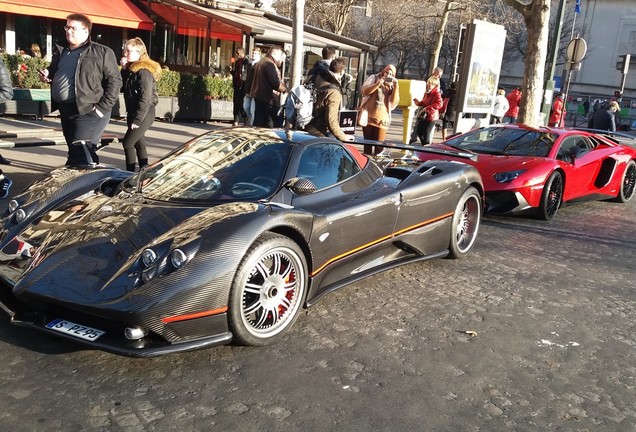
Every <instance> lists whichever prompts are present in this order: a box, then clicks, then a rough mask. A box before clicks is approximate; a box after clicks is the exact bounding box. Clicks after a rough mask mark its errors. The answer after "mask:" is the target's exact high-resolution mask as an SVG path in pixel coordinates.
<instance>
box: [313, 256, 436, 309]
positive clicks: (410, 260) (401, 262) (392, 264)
mask: <svg viewBox="0 0 636 432" xmlns="http://www.w3.org/2000/svg"><path fill="white" fill-rule="evenodd" d="M447 255H448V250H445V251H442V252H437V253H434V254H431V255H426V256H421V255H418V256H412V257H405V258H403V259H400V260H396V261H391V262H390V263H387V264H385V265H382V266H378V267H374V268H373V269H371V270H369V271H368V272H366V273H361V274H357V275H355V276H352V277H349V278H347V279H343V280H341V281H339V282H337V283H334V284H332V285H330V286H328V287H325V288H324V289H322V290H321V291H320V293H319V294H318V295H316V296H314V297H313V298H311V299H307V301H306V302H305V305H306V307H308V308H309V307H312V306H313V305H315V304H316V303H317V302H318V301H319V300H320V299H321V298H323V297H324V296H325V295H327V294H329V293H330V292H333V291H335V290H337V289H338V288H342V287H344V286H346V285H350V284H352V283H354V282H357V281H359V280H362V279H366V278H367V277H369V276H373V275H374V274H377V273H381V272H383V271H386V270H389V269H392V268H395V267H400V266H403V265H405V264H410V263H414V262H418V261H427V260H431V259H435V258H443V257H445V256H447Z"/></svg>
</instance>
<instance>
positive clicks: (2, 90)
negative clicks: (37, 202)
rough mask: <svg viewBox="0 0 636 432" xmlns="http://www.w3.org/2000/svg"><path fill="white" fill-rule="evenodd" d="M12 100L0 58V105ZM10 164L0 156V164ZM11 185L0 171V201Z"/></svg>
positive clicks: (10, 86) (8, 81) (4, 67)
mask: <svg viewBox="0 0 636 432" xmlns="http://www.w3.org/2000/svg"><path fill="white" fill-rule="evenodd" d="M12 98H13V85H12V84H11V76H10V75H9V70H8V69H7V66H6V65H5V64H4V61H3V60H2V58H0V103H5V102H6V101H8V100H10V99H12ZM10 163H11V162H10V161H8V160H7V159H5V158H3V157H2V155H0V164H3V165H9V164H10ZM11 184H13V182H12V181H11V179H10V178H9V177H6V176H5V175H4V174H3V172H2V170H0V199H2V198H6V197H7V195H9V188H10V187H11Z"/></svg>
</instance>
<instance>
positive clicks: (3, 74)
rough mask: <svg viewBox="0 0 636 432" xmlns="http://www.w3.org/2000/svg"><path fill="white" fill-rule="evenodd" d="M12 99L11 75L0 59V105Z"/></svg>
mask: <svg viewBox="0 0 636 432" xmlns="http://www.w3.org/2000/svg"><path fill="white" fill-rule="evenodd" d="M10 99H13V85H12V84H11V75H9V69H7V66H6V65H5V64H4V61H3V60H2V58H0V103H4V102H6V101H8V100H10Z"/></svg>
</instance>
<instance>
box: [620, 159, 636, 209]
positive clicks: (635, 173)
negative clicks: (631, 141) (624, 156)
mask: <svg viewBox="0 0 636 432" xmlns="http://www.w3.org/2000/svg"><path fill="white" fill-rule="evenodd" d="M634 189H636V162H634V161H629V163H628V164H627V167H625V172H624V173H623V180H622V181H621V187H620V189H619V191H618V195H617V196H616V201H618V202H621V203H626V202H627V201H629V200H630V199H632V197H633V196H634Z"/></svg>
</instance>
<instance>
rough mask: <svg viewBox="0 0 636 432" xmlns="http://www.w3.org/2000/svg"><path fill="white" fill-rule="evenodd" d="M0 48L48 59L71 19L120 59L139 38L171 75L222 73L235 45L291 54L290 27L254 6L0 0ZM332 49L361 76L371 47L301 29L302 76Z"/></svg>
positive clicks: (186, 0)
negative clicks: (34, 49)
mask: <svg viewBox="0 0 636 432" xmlns="http://www.w3.org/2000/svg"><path fill="white" fill-rule="evenodd" d="M0 7H2V10H3V12H1V13H0V46H1V47H4V48H5V49H6V51H7V52H8V53H10V54H13V53H16V52H18V51H24V54H28V55H31V53H30V52H29V51H30V48H31V46H32V44H37V45H39V47H40V48H41V51H42V54H43V56H44V57H47V58H50V53H51V52H52V48H53V46H54V44H55V43H59V44H64V43H65V40H64V38H65V33H64V30H63V27H64V25H65V18H66V16H67V15H69V14H71V13H82V14H85V15H87V16H88V17H89V18H90V19H91V20H92V21H93V31H92V33H91V37H92V39H93V40H95V41H98V42H100V43H103V44H105V45H107V46H110V47H111V48H113V50H115V53H116V55H120V53H121V48H122V45H123V43H124V42H125V41H126V40H127V39H128V38H131V37H136V36H139V37H141V38H142V39H143V40H144V41H145V42H146V44H147V47H148V51H149V54H150V56H151V57H152V58H153V59H156V60H158V61H160V62H161V63H163V64H165V65H167V66H168V67H169V68H171V69H173V70H178V71H183V72H194V73H201V74H207V73H217V74H225V73H227V71H228V70H229V66H230V64H231V62H232V54H233V53H234V50H235V48H236V47H237V46H244V47H246V49H247V51H248V53H249V52H251V50H252V49H253V48H254V47H256V46H258V47H261V48H268V47H270V46H272V45H282V46H283V47H284V48H285V50H286V51H287V52H288V54H290V53H291V51H292V49H293V48H292V22H291V20H289V19H287V18H283V17H279V16H277V15H275V14H272V13H269V12H264V11H262V10H260V9H257V8H256V7H255V6H254V3H250V2H242V1H233V0H225V1H223V2H220V1H213V0H91V1H83V2H77V1H75V0H54V1H53V0H0ZM325 46H331V47H334V48H336V49H337V50H338V51H339V53H338V54H339V55H342V56H345V57H347V58H348V59H349V72H350V73H351V74H352V75H354V77H356V76H357V75H358V73H359V72H361V71H364V70H366V62H367V55H368V52H369V51H372V50H375V47H373V46H371V45H368V44H365V43H362V42H359V41H355V40H353V39H350V38H346V37H343V36H340V35H336V34H332V33H329V32H326V31H324V30H321V29H317V28H315V27H311V26H307V25H305V26H304V40H303V47H301V49H302V50H303V52H305V53H306V54H305V56H304V57H305V65H304V66H305V70H307V69H308V68H310V67H311V65H313V63H314V61H315V60H316V59H317V58H319V56H320V52H321V50H322V48H323V47H325Z"/></svg>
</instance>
